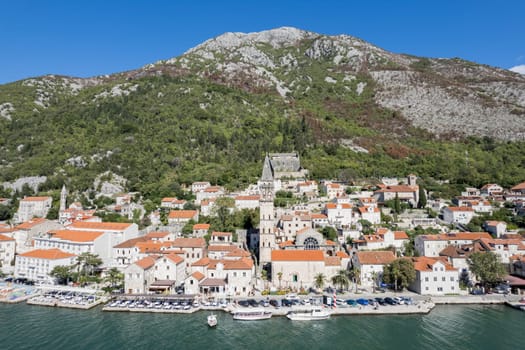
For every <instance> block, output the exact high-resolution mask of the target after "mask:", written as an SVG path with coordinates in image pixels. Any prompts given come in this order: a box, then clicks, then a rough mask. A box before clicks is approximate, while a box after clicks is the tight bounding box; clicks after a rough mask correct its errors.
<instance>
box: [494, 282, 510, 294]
mask: <svg viewBox="0 0 525 350" xmlns="http://www.w3.org/2000/svg"><path fill="white" fill-rule="evenodd" d="M510 289H511V288H510V286H509V285H507V284H500V285H498V286H496V288H494V293H498V294H508V293H510Z"/></svg>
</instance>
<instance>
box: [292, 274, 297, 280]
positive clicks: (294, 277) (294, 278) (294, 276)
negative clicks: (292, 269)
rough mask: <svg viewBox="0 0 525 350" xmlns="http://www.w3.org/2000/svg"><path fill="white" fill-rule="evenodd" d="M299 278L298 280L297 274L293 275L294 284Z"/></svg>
mask: <svg viewBox="0 0 525 350" xmlns="http://www.w3.org/2000/svg"><path fill="white" fill-rule="evenodd" d="M297 280H298V278H297V274H293V275H292V282H297Z"/></svg>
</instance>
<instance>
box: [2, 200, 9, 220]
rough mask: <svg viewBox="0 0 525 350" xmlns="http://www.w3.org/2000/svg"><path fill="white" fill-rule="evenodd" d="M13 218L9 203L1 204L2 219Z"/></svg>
mask: <svg viewBox="0 0 525 350" xmlns="http://www.w3.org/2000/svg"><path fill="white" fill-rule="evenodd" d="M9 219H11V209H10V208H9V207H8V206H7V205H2V204H0V221H4V220H9Z"/></svg>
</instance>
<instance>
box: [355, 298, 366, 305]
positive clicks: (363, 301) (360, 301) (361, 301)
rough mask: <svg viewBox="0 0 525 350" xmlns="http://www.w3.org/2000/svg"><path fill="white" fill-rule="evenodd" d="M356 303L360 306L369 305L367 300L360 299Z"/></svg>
mask: <svg viewBox="0 0 525 350" xmlns="http://www.w3.org/2000/svg"><path fill="white" fill-rule="evenodd" d="M356 302H357V303H358V304H359V305H363V306H365V305H368V300H367V299H364V298H359V299H357V300H356Z"/></svg>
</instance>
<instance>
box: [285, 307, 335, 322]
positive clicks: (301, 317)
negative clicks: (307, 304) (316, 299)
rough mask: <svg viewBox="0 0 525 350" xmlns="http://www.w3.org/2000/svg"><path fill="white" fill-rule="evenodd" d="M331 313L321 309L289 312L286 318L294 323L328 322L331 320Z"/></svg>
mask: <svg viewBox="0 0 525 350" xmlns="http://www.w3.org/2000/svg"><path fill="white" fill-rule="evenodd" d="M330 315H331V314H330V312H329V311H327V310H323V309H321V308H313V309H304V310H292V311H290V312H288V314H287V315H286V317H288V318H289V319H290V320H292V321H315V320H326V319H328V318H330Z"/></svg>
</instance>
